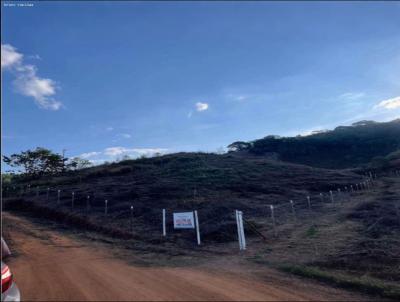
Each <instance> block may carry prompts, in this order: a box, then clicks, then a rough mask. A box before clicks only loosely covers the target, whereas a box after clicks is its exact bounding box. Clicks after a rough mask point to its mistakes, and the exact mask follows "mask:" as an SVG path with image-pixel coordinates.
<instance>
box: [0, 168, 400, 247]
mask: <svg viewBox="0 0 400 302" xmlns="http://www.w3.org/2000/svg"><path fill="white" fill-rule="evenodd" d="M385 175H389V176H396V177H400V171H399V170H394V171H389V172H388V173H387V174H382V175H379V177H380V176H385ZM377 179H378V175H377V174H376V173H372V172H366V173H365V174H364V175H363V181H361V182H359V183H349V184H346V185H343V186H341V187H337V188H335V189H332V190H330V191H328V192H320V193H313V194H309V195H301V196H297V197H296V198H293V199H291V200H285V201H282V200H274V201H273V202H271V204H265V206H263V207H262V208H257V209H247V210H245V211H244V212H243V220H244V225H243V226H242V228H244V231H245V234H246V235H248V234H252V235H254V236H257V237H258V238H261V240H266V239H267V238H271V236H272V237H274V238H276V237H278V236H280V235H281V233H282V234H284V233H285V226H293V225H295V224H302V223H305V222H307V223H311V224H312V223H313V219H315V217H316V215H319V214H318V213H320V211H324V213H329V212H332V213H334V212H335V211H336V209H337V207H340V206H342V205H344V204H346V203H348V202H349V201H350V200H351V199H352V198H353V197H354V196H357V195H358V194H363V193H365V192H368V191H371V190H373V189H374V187H375V186H376V181H377ZM2 196H3V198H9V197H21V198H24V199H26V200H29V201H30V202H32V203H38V204H39V203H40V205H41V206H45V207H51V208H54V209H58V210H62V211H66V212H69V213H72V214H74V215H78V216H81V217H86V218H87V219H91V220H92V221H93V222H94V223H97V224H99V225H102V226H103V227H109V228H116V229H119V230H123V231H124V232H126V233H131V234H132V235H138V236H140V238H142V239H146V240H151V239H152V238H158V239H159V238H160V237H161V238H162V237H163V238H165V239H166V240H170V241H171V242H173V241H174V240H177V238H178V237H179V238H180V239H182V238H183V239H188V240H193V232H192V233H191V232H187V231H186V233H185V231H183V230H176V229H174V221H173V217H172V214H173V213H174V212H178V211H179V210H188V209H187V207H186V208H185V209H175V208H174V209H172V208H170V209H168V208H159V209H154V208H148V207H147V208H146V207H136V205H135V203H130V202H115V201H113V200H112V199H111V196H110V198H108V199H104V198H100V197H98V196H96V192H95V191H92V193H90V194H87V193H86V192H85V193H82V192H79V190H77V188H76V190H74V189H72V190H68V191H67V190H62V189H60V188H57V187H43V186H42V187H40V186H35V187H33V186H32V185H31V184H27V185H23V186H6V187H4V188H3V190H2ZM189 210H190V211H193V210H198V215H199V217H198V219H199V226H200V230H199V233H200V234H201V236H203V239H204V240H202V244H208V243H209V242H235V241H238V240H240V232H241V230H240V229H239V227H238V220H237V218H236V219H235V210H240V209H229V208H222V207H221V208H218V209H216V211H215V212H207V213H206V212H202V210H201V209H189ZM236 215H237V214H236ZM236 217H237V216H236ZM266 232H267V233H268V234H266Z"/></svg>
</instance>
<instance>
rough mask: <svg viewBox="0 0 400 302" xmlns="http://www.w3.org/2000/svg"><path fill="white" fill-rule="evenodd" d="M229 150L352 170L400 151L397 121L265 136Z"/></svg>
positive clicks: (399, 128) (399, 132) (399, 120)
mask: <svg viewBox="0 0 400 302" xmlns="http://www.w3.org/2000/svg"><path fill="white" fill-rule="evenodd" d="M231 147H233V149H236V150H238V151H241V152H242V153H243V152H247V153H250V154H255V155H259V156H265V155H268V156H271V154H275V156H276V157H277V158H279V159H280V160H282V161H288V162H293V163H299V164H305V165H310V166H315V167H322V168H331V169H342V168H353V167H357V166H360V165H365V164H367V163H369V162H370V161H372V160H374V158H376V157H378V159H379V157H384V156H386V155H388V154H389V153H391V152H394V151H396V150H399V149H400V119H397V120H393V121H391V122H386V123H377V122H372V121H362V122H358V123H355V124H353V125H352V126H340V127H337V128H335V129H334V130H332V131H326V132H322V133H315V134H312V135H308V136H297V137H276V136H267V137H265V138H263V139H258V140H255V141H252V142H236V143H234V144H232V145H231Z"/></svg>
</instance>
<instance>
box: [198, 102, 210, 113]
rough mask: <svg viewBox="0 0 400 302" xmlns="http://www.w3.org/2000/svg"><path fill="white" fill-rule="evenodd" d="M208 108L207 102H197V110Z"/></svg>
mask: <svg viewBox="0 0 400 302" xmlns="http://www.w3.org/2000/svg"><path fill="white" fill-rule="evenodd" d="M207 109H208V104H207V103H202V102H197V103H196V110H197V111H199V112H200V111H205V110H207Z"/></svg>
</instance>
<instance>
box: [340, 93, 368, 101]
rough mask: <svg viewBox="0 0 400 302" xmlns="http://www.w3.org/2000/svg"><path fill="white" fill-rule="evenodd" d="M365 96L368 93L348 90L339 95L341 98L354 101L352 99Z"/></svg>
mask: <svg viewBox="0 0 400 302" xmlns="http://www.w3.org/2000/svg"><path fill="white" fill-rule="evenodd" d="M365 96H366V95H365V93H364V92H346V93H343V94H341V95H340V96H339V98H341V99H346V100H350V101H352V100H358V99H361V98H363V97H365Z"/></svg>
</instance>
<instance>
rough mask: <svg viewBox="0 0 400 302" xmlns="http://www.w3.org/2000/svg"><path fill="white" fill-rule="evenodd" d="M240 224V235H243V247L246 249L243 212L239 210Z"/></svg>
mask: <svg viewBox="0 0 400 302" xmlns="http://www.w3.org/2000/svg"><path fill="white" fill-rule="evenodd" d="M239 224H240V236H241V237H242V249H243V250H245V249H246V237H245V236H244V227H243V212H242V211H239Z"/></svg>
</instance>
